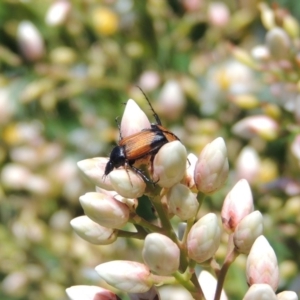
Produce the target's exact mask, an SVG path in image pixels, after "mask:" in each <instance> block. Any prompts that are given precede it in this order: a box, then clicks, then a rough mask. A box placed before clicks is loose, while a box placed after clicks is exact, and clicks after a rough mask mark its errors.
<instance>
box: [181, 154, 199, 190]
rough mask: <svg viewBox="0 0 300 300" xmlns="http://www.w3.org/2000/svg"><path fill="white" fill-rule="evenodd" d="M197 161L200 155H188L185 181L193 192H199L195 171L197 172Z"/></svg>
mask: <svg viewBox="0 0 300 300" xmlns="http://www.w3.org/2000/svg"><path fill="white" fill-rule="evenodd" d="M197 161H198V157H197V156H196V155H195V154H193V153H190V154H189V155H188V156H187V162H186V173H185V177H184V179H183V183H184V184H185V185H186V186H187V187H188V188H189V189H190V190H192V191H193V192H197V188H196V184H195V180H194V173H195V167H196V163H197Z"/></svg>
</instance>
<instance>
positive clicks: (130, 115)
mask: <svg viewBox="0 0 300 300" xmlns="http://www.w3.org/2000/svg"><path fill="white" fill-rule="evenodd" d="M150 127H151V125H150V122H149V120H148V118H147V116H146V114H145V113H144V112H143V111H142V110H141V109H140V107H139V106H138V105H137V104H136V102H135V101H134V100H132V99H129V100H128V101H127V103H126V107H125V110H124V113H123V116H122V121H121V136H122V137H123V138H125V137H127V136H129V135H132V134H135V133H138V132H140V131H141V130H143V129H145V128H150Z"/></svg>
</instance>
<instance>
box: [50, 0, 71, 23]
mask: <svg viewBox="0 0 300 300" xmlns="http://www.w3.org/2000/svg"><path fill="white" fill-rule="evenodd" d="M70 10H71V4H70V2H69V1H67V0H58V1H55V2H53V3H52V4H51V6H50V7H49V9H48V11H47V14H46V17H45V22H46V23H47V24H48V25H50V26H58V25H61V24H63V23H64V22H65V21H66V19H67V17H68V15H69V12H70Z"/></svg>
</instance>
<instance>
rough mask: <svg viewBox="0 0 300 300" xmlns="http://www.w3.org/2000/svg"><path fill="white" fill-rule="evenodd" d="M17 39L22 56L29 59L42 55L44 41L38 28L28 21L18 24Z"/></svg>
mask: <svg viewBox="0 0 300 300" xmlns="http://www.w3.org/2000/svg"><path fill="white" fill-rule="evenodd" d="M17 40H18V43H19V46H20V50H21V52H22V54H23V55H24V57H25V58H26V59H27V60H29V61H36V60H39V59H40V58H41V57H42V56H43V55H44V50H45V49H44V41H43V39H42V36H41V34H40V32H39V31H38V29H37V28H36V27H35V25H34V24H33V23H31V22H30V21H22V22H21V23H20V24H19V26H18V31H17Z"/></svg>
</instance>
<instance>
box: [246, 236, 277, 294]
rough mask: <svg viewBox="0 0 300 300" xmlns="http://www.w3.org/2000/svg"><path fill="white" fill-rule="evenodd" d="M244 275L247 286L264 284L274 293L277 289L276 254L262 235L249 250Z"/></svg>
mask: <svg viewBox="0 0 300 300" xmlns="http://www.w3.org/2000/svg"><path fill="white" fill-rule="evenodd" d="M246 275H247V282H248V285H253V284H255V283H266V284H268V285H270V286H271V287H272V289H273V290H274V291H276V290H277V288H278V283H279V270H278V265H277V258H276V254H275V252H274V250H273V248H272V247H271V246H270V244H269V243H268V241H267V239H266V238H265V237H264V236H263V235H261V236H259V237H258V238H257V239H256V240H255V242H254V244H253V246H252V248H251V250H250V253H249V255H248V258H247V265H246Z"/></svg>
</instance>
